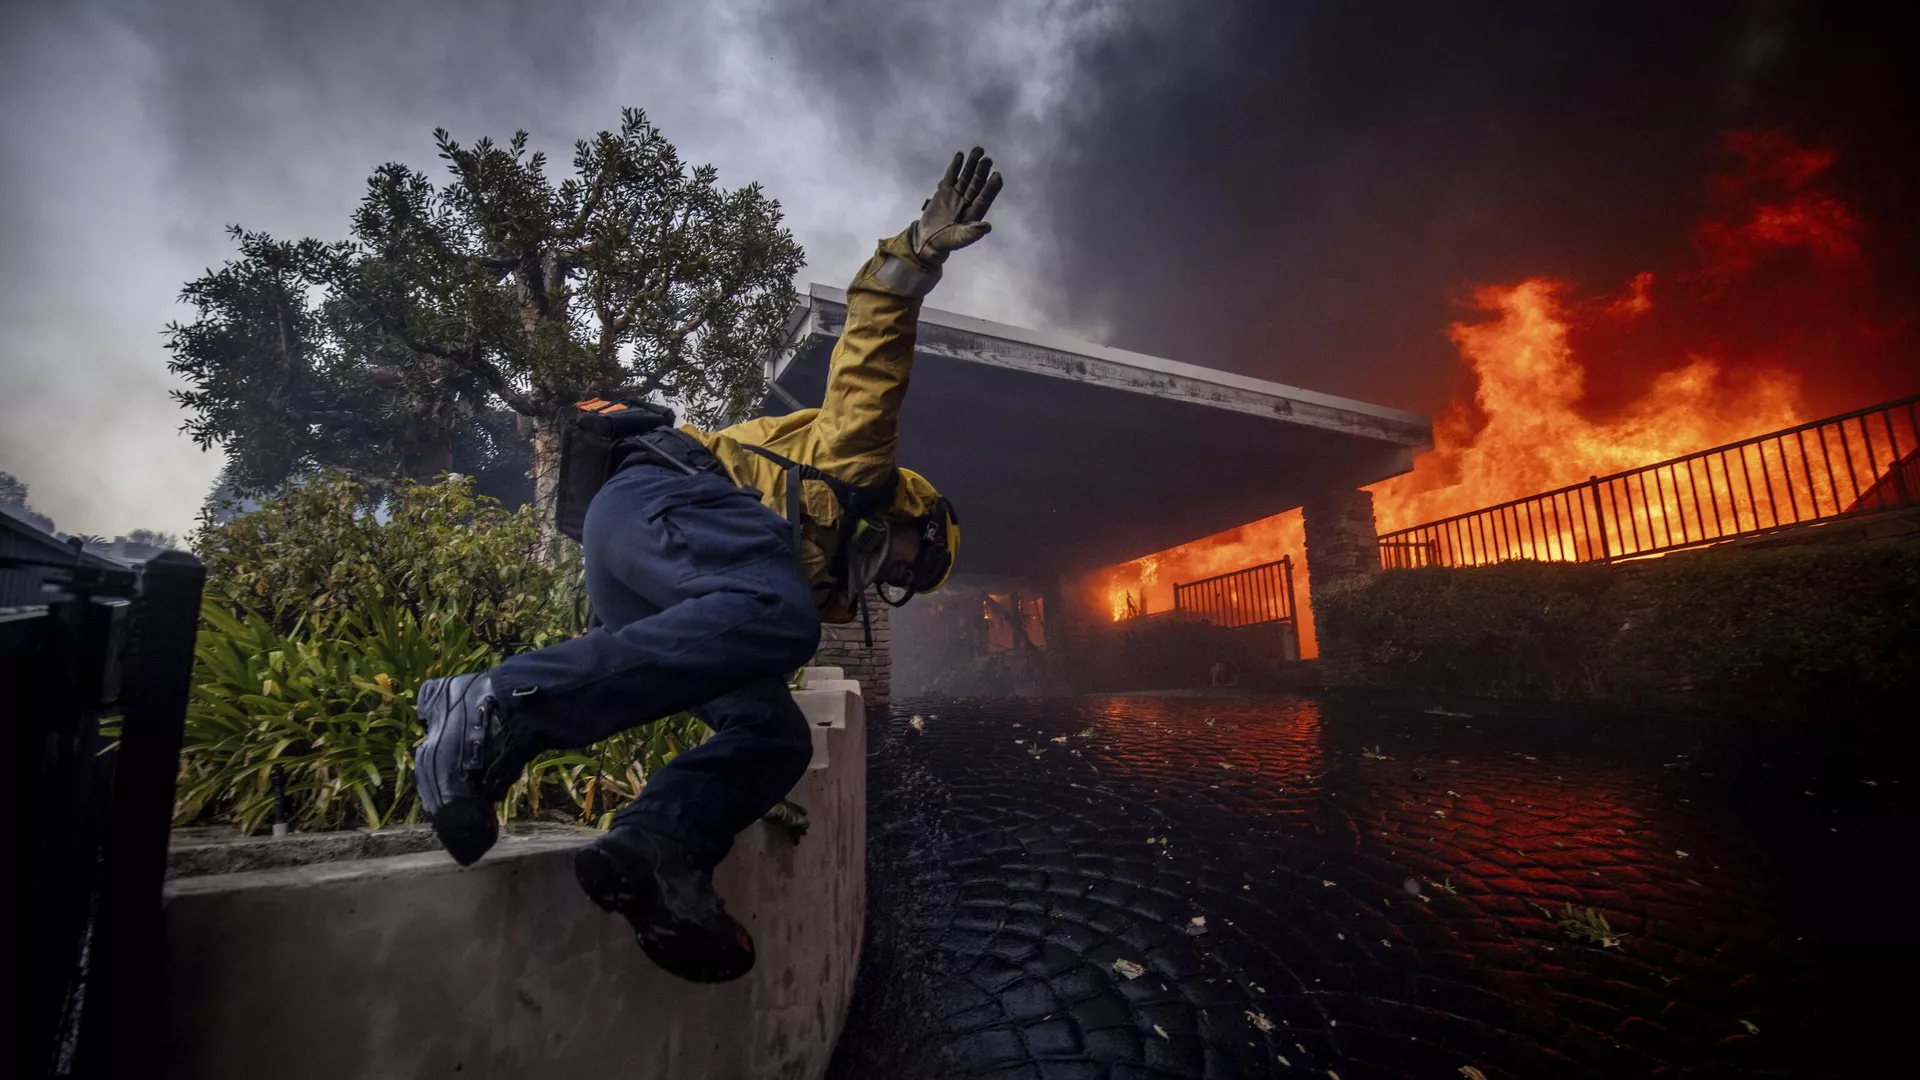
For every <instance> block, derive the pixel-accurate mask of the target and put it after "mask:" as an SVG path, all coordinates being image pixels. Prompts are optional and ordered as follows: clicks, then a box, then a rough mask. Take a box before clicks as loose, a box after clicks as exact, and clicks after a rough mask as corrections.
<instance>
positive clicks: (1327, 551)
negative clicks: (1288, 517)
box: [1301, 491, 1380, 592]
mask: <svg viewBox="0 0 1920 1080" xmlns="http://www.w3.org/2000/svg"><path fill="white" fill-rule="evenodd" d="M1301 517H1302V518H1303V519H1304V521H1303V522H1302V523H1303V524H1304V525H1305V526H1306V533H1307V574H1308V583H1309V584H1310V585H1311V586H1312V589H1313V591H1314V592H1319V591H1320V587H1321V586H1322V585H1323V584H1324V585H1330V584H1332V583H1334V582H1336V581H1340V580H1342V579H1344V578H1350V577H1355V576H1358V575H1365V574H1372V573H1377V572H1379V570H1380V536H1379V534H1378V533H1376V532H1375V531H1374V525H1373V492H1371V491H1335V492H1328V493H1325V494H1323V495H1320V496H1317V497H1315V498H1313V499H1311V500H1309V501H1308V502H1307V504H1306V505H1305V506H1303V507H1301Z"/></svg>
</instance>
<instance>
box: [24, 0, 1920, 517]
mask: <svg viewBox="0 0 1920 1080" xmlns="http://www.w3.org/2000/svg"><path fill="white" fill-rule="evenodd" d="M1911 11H1912V5H1859V6H1857V7H1851V8H1849V7H1847V6H1843V5H1836V4H1824V3H1813V2H1810V0H1809V2H1797V3H1796V2H1784V0H1756V2H1724V0H1721V2H1712V0H1709V2H1702V3H1690V4H1671V3H1650V2H1623V0H1612V2H1608V3H1579V4H1537V3H1536V4H1525V3H1494V2H1482V3H1476V4H1471V5H1459V4H1449V5H1416V4H1381V3H1364V2H1355V0H1311V2H1297V3H1287V4H1277V3H1264V2H1253V0H1248V2H1243V3H1221V4H1181V3H1174V2H1171V0H1164V2H1163V0H1115V2H1111V3H1094V2H1090V0H1063V2H1052V3H1046V2H1040V0H1033V2H1016V0H1001V2H991V3H969V4H958V3H951V2H937V3H936V2H903V0H824V2H815V3H806V4H791V3H781V2H777V0H727V2H723V3H704V2H701V0H678V2H666V3H648V4H621V3H616V2H613V0H599V2H596V0H566V2H559V3H551V4H518V3H508V2H504V0H493V2H483V3H473V2H464V0H433V2H426V3H409V4H405V5H389V4H381V3H375V2H373V0H356V2H352V3H338V4H297V3H291V2H286V3H272V4H255V3H248V2H244V0H172V2H167V3H161V2H158V0H154V2H150V3H149V2H134V0H127V2H121V3H113V2H106V0H94V2H83V3H72V4H58V5H56V4H44V5H40V6H28V7H21V6H17V5H16V6H14V7H10V8H8V9H7V12H6V14H5V16H4V19H5V25H4V32H3V33H0V79H3V80H4V83H0V85H4V87H5V95H6V105H7V108H6V110H5V112H4V117H5V118H4V119H3V120H0V124H4V125H5V126H4V131H3V132H0V134H3V135H4V141H3V142H0V145H3V146H4V147H5V150H4V159H3V160H0V196H4V197H0V215H4V216H3V217H0V235H4V236H5V238H6V242H5V243H4V244H0V325H4V326H5V327H6V330H7V332H6V334H5V335H4V336H0V469H6V470H7V471H11V472H13V473H15V474H17V475H19V476H21V477H22V478H23V479H24V480H26V481H28V482H30V483H31V484H32V485H33V490H34V493H35V499H36V502H37V503H39V504H41V508H42V509H43V510H45V511H46V512H47V513H49V514H51V515H53V516H54V517H55V518H56V519H58V520H60V521H61V523H62V524H63V525H66V526H68V527H70V528H75V529H80V530H83V531H88V532H96V533H101V534H107V535H111V534H114V533H116V532H125V531H127V530H128V529H131V528H134V527H149V528H159V529H165V530H169V531H179V530H181V529H184V528H185V527H186V526H187V525H188V524H189V522H190V519H191V515H192V512H193V510H194V508H195V507H196V506H197V505H198V503H199V500H200V498H201V496H202V495H204V493H205V492H206V490H207V488H208V485H209V484H210V482H211V480H212V478H213V475H214V473H215V472H216V471H217V468H218V462H217V460H216V459H214V458H213V457H211V456H207V455H201V454H200V453H199V452H198V451H196V450H195V449H194V448H193V447H192V446H191V445H190V444H189V443H187V442H186V441H185V440H184V438H182V437H181V436H179V435H178V434H177V433H176V432H175V428H176V427H177V424H178V420H179V414H178V411H177V409H175V408H174V406H173V405H172V404H171V403H170V402H168V401H167V400H166V398H165V392H166V390H167V389H168V387H169V386H170V385H171V381H170V379H169V377H168V376H167V375H166V374H165V372H164V368H163V360H164V354H163V353H162V351H161V349H160V348H159V337H158V330H159V327H160V325H161V324H162V323H164V322H165V321H166V320H167V319H169V318H172V317H176V316H177V315H178V314H179V313H180V312H179V309H178V308H177V307H176V306H175V304H174V303H173V298H174V295H175V293H176V292H177V290H178V288H179V286H180V284H181V283H182V282H184V281H185V280H187V279H188V278H190V277H192V276H194V275H196V274H197V273H199V272H200V271H201V269H202V268H204V267H206V266H208V265H211V264H215V263H217V262H218V261H219V260H221V259H222V258H224V257H225V256H226V254H227V246H226V243H225V240H224V237H223V236H222V235H221V231H220V230H221V227H222V226H224V225H225V224H227V223H229V222H238V223H241V224H244V225H246V226H248V227H249V228H258V229H266V230H269V231H272V232H275V233H280V234H284V235H289V236H292V235H309V234H310V235H317V236H321V237H328V238H331V237H337V236H340V235H342V234H343V233H344V231H345V225H346V217H347V213H348V211H349V210H350V208H351V207H352V205H353V203H354V201H355V200H356V199H357V197H358V195H359V192H360V188H361V184H362V182H363V180H364V178H365V175H366V173H367V172H368V171H369V170H370V169H371V168H372V167H373V166H374V165H376V164H378V163H380V162H383V161H388V160H401V161H406V162H409V163H412V164H415V165H419V166H429V167H433V166H437V163H436V162H434V161H433V159H432V156H431V154H432V151H431V142H430V140H429V138H428V132H429V131H430V130H431V129H432V128H434V127H435V126H446V127H448V128H449V129H450V130H452V131H453V132H454V134H455V135H456V136H458V137H460V138H462V139H472V138H476V137H478V136H480V135H483V134H492V135H494V136H496V137H504V136H505V135H507V134H508V133H510V132H511V131H513V130H514V129H515V128H519V127H525V128H527V129H529V130H530V131H531V132H532V134H533V139H534V142H535V145H536V146H538V147H541V148H544V149H546V150H547V151H548V152H549V154H550V155H551V156H553V157H554V158H556V159H557V162H556V169H558V168H560V167H562V166H563V165H564V162H565V159H566V158H567V156H568V154H569V150H570V147H571V143H572V140H573V139H575V138H577V137H581V136H584V135H588V134H591V133H592V132H593V131H596V130H599V129H600V128H603V127H607V126H611V125H612V124H613V123H614V122H615V120H616V118H617V115H618V109H619V108H620V106H622V105H629V104H634V105H640V106H642V107H644V108H646V109H647V110H648V111H649V113H650V114H651V115H652V116H653V118H654V119H655V120H656V121H657V122H659V123H660V124H661V125H662V127H663V128H664V129H665V131H666V132H667V134H668V135H669V137H671V138H673V139H674V140H675V141H676V143H678V145H679V146H680V148H681V149H682V151H683V153H684V154H685V156H686V157H687V158H688V159H689V160H692V161H696V162H704V161H711V162H713V163H714V164H716V165H718V166H719V167H720V170H721V176H722V179H723V182H726V183H728V184H738V183H744V182H747V181H749V180H759V181H761V182H762V183H764V184H765V186H766V187H767V188H768V189H769V190H770V191H771V192H772V193H773V194H774V195H775V196H776V197H778V198H780V199H781V200H782V202H783V203H784V204H785V206H786V207H787V209H788V212H789V217H790V223H791V225H792V227H793V228H794V231H795V233H796V235H797V236H798V238H799V239H800V241H801V242H802V243H803V244H804V245H806V247H807V250H808V253H809V256H810V265H809V267H808V270H807V272H806V275H805V276H806V278H807V279H808V280H819V281H824V282H827V283H830V284H840V283H843V282H844V279H845V277H846V276H847V274H848V273H849V272H850V271H851V269H852V268H853V266H854V265H856V264H857V262H858V261H859V259H860V258H861V257H863V256H864V254H865V253H866V252H867V251H868V250H870V247H871V244H872V243H873V240H874V239H875V238H876V237H878V236H881V235H884V234H886V233H888V232H891V231H892V230H894V229H896V228H898V227H899V226H900V225H902V224H904V223H905V221H907V220H909V219H910V217H911V215H912V213H913V212H914V211H915V210H916V209H917V208H918V204H919V200H920V199H921V198H922V197H923V195H924V194H925V190H924V189H925V188H926V187H927V185H928V184H929V183H930V182H931V180H932V179H933V178H934V177H935V176H937V173H938V170H939V168H940V167H941V166H942V164H943V163H944V157H945V155H946V154H947V153H949V152H951V150H952V149H955V148H958V147H963V146H966V145H971V144H973V143H976V142H977V143H982V144H984V145H986V146H987V147H988V148H989V149H990V150H991V151H992V152H993V153H994V154H995V156H996V157H997V159H998V160H999V162H1000V164H1001V165H1002V167H1003V169H1004V171H1005V172H1006V174H1007V176H1008V188H1007V193H1006V195H1005V196H1004V197H1003V199H1002V201H1001V204H1000V207H999V208H998V209H997V210H996V213H995V222H996V226H997V232H996V235H995V236H994V237H993V239H992V241H991V243H989V244H986V245H982V247H981V248H980V249H978V251H977V254H976V253H970V254H969V258H968V261H967V263H966V265H965V266H964V267H958V266H956V272H955V273H953V274H952V275H950V280H949V282H948V283H947V284H945V285H943V286H942V290H941V293H940V295H939V297H938V299H937V300H936V301H935V302H936V303H937V304H939V305H940V306H943V307H949V308H955V309H958V310H962V311H966V312H969V313H973V314H979V315H982V316H985V317H988V318H995V319H1002V320H1006V321H1013V322H1021V323H1032V324H1040V325H1047V326H1052V327H1054V328H1058V329H1065V330H1069V331H1077V332H1080V333H1083V334H1087V335H1091V336H1096V337H1099V338H1101V339H1103V340H1107V341H1110V342H1111V343H1113V344H1117V345H1122V346H1125V347H1129V348H1134V349H1139V350H1143V351H1147V352H1153V353H1158V354H1161V355H1167V356H1171V357H1174V358H1177V359H1182V360H1188V361H1192V362H1196V363H1201V364H1208V365H1212V366H1218V367H1224V368H1230V369H1235V370H1240V371H1244V372H1247V373H1250V374H1255V375H1260V376H1263V377H1268V378H1273V379H1277V380H1280V381H1283V382H1290V383H1295V384H1298V385H1304V386H1308V387H1312V388H1315V389H1321V390H1327V391H1331V392H1335V393H1344V394H1350V395H1354V396H1358V397H1362V398H1366V399H1369V400H1374V401H1378V402H1381V403H1383V404H1391V405H1397V406H1403V407H1410V408H1415V409H1421V410H1428V411H1431V410H1436V409H1438V408H1439V407H1441V406H1442V405H1443V404H1444V402H1445V400H1446V397H1447V395H1448V393H1449V391H1450V390H1451V389H1453V388H1455V386H1456V385H1457V384H1458V381H1459V379H1460V372H1459V369H1458V365H1457V363H1456V362H1455V360H1454V357H1453V352H1452V349H1451V347H1450V346H1449V345H1448V343H1447V341H1446V339H1445V337H1444V331H1445V327H1446V325H1447V323H1448V322H1449V321H1451V320H1453V319H1457V318H1459V317H1461V310H1460V309H1459V308H1458V307H1457V306H1456V305H1457V303H1458V301H1459V300H1460V298H1461V295H1462V291H1461V290H1462V289H1463V288H1464V287H1465V286H1468V285H1470V284H1472V283H1476V282H1503V281H1512V280H1516V279H1518V278H1521V277H1526V276H1532V275H1538V274H1552V275H1556V276H1560V277H1564V278H1567V279H1570V280H1573V281H1575V282H1577V283H1579V284H1581V285H1582V286H1584V287H1588V288H1591V289H1595V290H1605V289H1612V288H1615V287H1617V286H1618V284H1619V283H1620V282H1621V281H1623V280H1624V279H1625V278H1626V277H1627V276H1628V275H1630V274H1632V273H1635V272H1637V271H1640V270H1644V269H1659V268H1661V267H1662V266H1665V265H1670V264H1671V263H1673V262H1675V261H1677V260H1679V259H1681V258H1683V257H1684V255H1685V253H1686V245H1687V233H1688V228H1689V226H1690V225H1691V223H1692V222H1694V221H1695V220H1697V218H1698V215H1699V212H1700V210H1701V199H1702V195H1701V185H1700V181H1701V177H1702V175H1703V171H1704V169H1705V166H1706V163H1705V160H1704V159H1705V155H1706V153H1707V151H1708V149H1709V148H1710V147H1711V145H1712V142H1713V138H1714V136H1715V134H1716V133H1717V132H1719V131H1722V130H1726V129H1729V128H1736V127H1749V126H1778V125H1787V126H1790V127H1792V128H1794V129H1795V130H1796V131H1797V132H1798V133H1800V134H1801V136H1802V137H1803V138H1805V139H1806V140H1808V141H1810V142H1814V143H1816V144H1822V145H1831V146H1833V147H1834V148H1835V149H1836V150H1837V151H1838V152H1839V153H1840V156H1841V166H1840V167H1839V169H1838V170H1837V178H1838V182H1840V183H1841V184H1842V185H1843V186H1844V188H1845V190H1846V191H1847V193H1848V194H1849V196H1850V197H1852V198H1853V199H1854V200H1855V201H1856V202H1857V204H1858V206H1859V207H1860V210H1861V214H1862V216H1863V218H1864V219H1865V220H1867V221H1868V222H1869V223H1871V225H1872V228H1873V230H1874V231H1873V234H1872V236H1870V238H1869V239H1870V240H1871V246H1872V250H1873V251H1875V252H1877V253H1880V254H1879V255H1878V256H1877V257H1879V258H1880V259H1881V265H1879V266H1877V267H1876V268H1875V269H1876V273H1877V275H1878V278H1879V280H1880V281H1881V282H1882V288H1883V290H1884V291H1885V292H1886V294H1887V295H1888V296H1890V297H1894V298H1896V299H1897V298H1900V297H1906V298H1907V299H1906V301H1905V303H1906V304H1907V305H1908V307H1907V309H1906V311H1907V318H1908V319H1909V321H1912V320H1914V319H1920V315H1916V314H1915V313H1913V312H1912V310H1911V303H1912V300H1911V298H1912V297H1913V296H1917V295H1920V255H1916V254H1914V253H1915V252H1920V233H1917V232H1916V225H1917V223H1920V212H1917V211H1916V206H1915V198H1916V196H1915V194H1914V193H1915V192H1917V191H1920V182H1916V180H1917V179H1920V177H1916V171H1915V162H1916V160H1920V144H1917V143H1916V139H1920V135H1916V132H1920V109H1917V108H1916V93H1915V85H1914V84H1915V80H1914V78H1913V76H1912V75H1911V74H1910V72H1911V71H1913V70H1916V69H1920V57H1916V56H1915V51H1916V45H1915V44H1914V43H1915V42H1916V41H1920V27H1917V26H1916V24H1915V16H1914V15H1913V14H1912V13H1911ZM1889 253H1891V254H1889ZM1895 306H1896V307H1897V304H1896V305H1895ZM1905 378H1908V376H1906V375H1905V374H1904V373H1901V372H1887V371H1867V372H1866V373H1865V374H1862V375H1859V376H1858V380H1859V381H1860V382H1861V384H1862V387H1863V389H1861V392H1862V393H1868V392H1877V391H1878V389H1879V388H1881V387H1883V386H1891V387H1892V389H1890V390H1888V391H1887V394H1886V395H1885V396H1891V394H1892V393H1897V392H1904V391H1905V390H1906V389H1909V387H1905V386H1894V385H1893V384H1894V383H1896V382H1899V381H1901V380H1903V379H1905Z"/></svg>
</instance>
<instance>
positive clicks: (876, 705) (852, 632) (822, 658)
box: [813, 597, 893, 715]
mask: <svg viewBox="0 0 1920 1080" xmlns="http://www.w3.org/2000/svg"><path fill="white" fill-rule="evenodd" d="M867 603H868V604H869V605H870V610H871V611H872V613H873V647H872V648H868V647H867V641H866V634H865V632H864V631H863V630H862V629H861V627H860V620H859V619H858V618H855V619H854V620H853V621H852V622H850V623H828V624H826V625H825V626H822V627H821V628H820V648H819V651H817V652H815V653H814V654H813V662H814V664H815V665H817V666H819V667H837V668H840V669H842V670H844V671H845V672H846V675H847V678H849V679H858V680H860V691H861V695H862V696H863V697H864V698H865V699H866V703H867V708H868V709H869V710H870V711H872V712H873V713H874V715H883V710H885V709H886V707H887V702H888V700H889V699H890V698H891V697H892V692H893V631H892V628H891V620H890V618H889V616H891V615H892V613H893V609H892V608H890V607H888V606H887V605H886V604H883V603H881V602H880V601H879V600H878V599H876V598H874V597H868V598H867Z"/></svg>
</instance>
